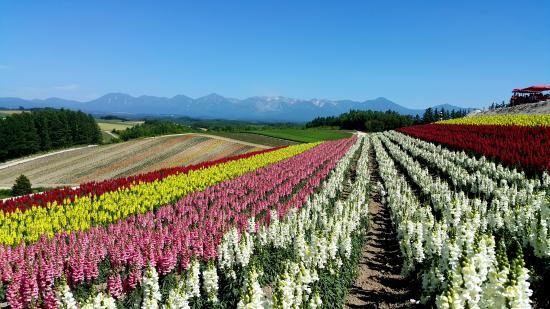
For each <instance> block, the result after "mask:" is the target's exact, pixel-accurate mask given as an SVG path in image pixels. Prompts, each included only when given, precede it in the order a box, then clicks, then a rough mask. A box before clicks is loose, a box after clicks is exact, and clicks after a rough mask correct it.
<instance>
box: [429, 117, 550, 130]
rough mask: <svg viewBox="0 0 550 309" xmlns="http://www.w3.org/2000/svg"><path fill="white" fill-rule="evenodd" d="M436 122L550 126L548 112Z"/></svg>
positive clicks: (440, 122)
mask: <svg viewBox="0 0 550 309" xmlns="http://www.w3.org/2000/svg"><path fill="white" fill-rule="evenodd" d="M436 123H438V124H474V125H498V126H528V127H544V126H550V114H542V115H521V114H518V115H491V116H485V115H484V116H471V117H462V118H455V119H449V120H443V121H438V122H436Z"/></svg>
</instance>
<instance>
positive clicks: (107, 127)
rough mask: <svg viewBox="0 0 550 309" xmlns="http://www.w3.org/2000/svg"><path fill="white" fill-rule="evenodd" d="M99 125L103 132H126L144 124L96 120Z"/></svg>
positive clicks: (139, 122)
mask: <svg viewBox="0 0 550 309" xmlns="http://www.w3.org/2000/svg"><path fill="white" fill-rule="evenodd" d="M96 122H97V124H98V125H99V128H100V129H101V131H109V132H110V131H112V130H113V129H114V130H125V129H127V128H131V127H133V126H135V125H138V124H141V123H143V121H120V120H106V119H96Z"/></svg>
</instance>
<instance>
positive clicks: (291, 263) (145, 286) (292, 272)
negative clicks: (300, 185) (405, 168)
mask: <svg viewBox="0 0 550 309" xmlns="http://www.w3.org/2000/svg"><path fill="white" fill-rule="evenodd" d="M358 145H359V143H356V144H355V145H354V146H353V147H352V148H351V149H350V150H349V151H348V152H347V153H346V155H345V156H344V157H343V158H342V159H341V160H340V161H339V162H338V164H337V165H336V167H335V168H334V169H333V171H332V172H331V173H330V176H329V177H328V179H327V180H325V181H323V183H322V184H321V185H320V186H319V187H317V190H316V193H314V194H313V195H310V196H309V197H308V198H307V201H306V202H305V203H304V204H303V205H302V206H301V207H300V208H292V209H290V210H289V212H288V214H287V215H286V216H285V217H283V218H281V219H279V218H280V215H279V214H278V213H277V211H276V210H271V213H272V214H271V217H272V220H271V222H270V224H269V225H261V226H260V227H259V228H255V226H257V223H256V222H254V220H249V222H248V223H249V224H248V227H247V229H244V230H242V231H241V232H238V230H237V229H236V228H233V229H232V230H230V231H229V232H228V233H226V234H225V236H224V238H223V241H222V243H221V244H220V246H219V251H220V255H219V258H218V260H217V261H216V262H214V261H212V260H211V261H208V262H204V263H199V262H198V261H197V260H196V259H193V260H192V261H191V262H190V265H189V267H188V268H187V269H186V270H183V271H181V273H180V274H179V275H178V276H176V277H174V278H173V280H171V282H170V283H168V284H167V280H166V278H167V277H164V278H163V275H162V274H159V273H158V272H157V269H155V267H152V266H151V265H148V266H147V267H146V268H145V271H144V272H143V277H142V279H141V282H140V284H141V289H140V291H139V292H138V294H139V295H140V296H139V297H138V298H135V299H132V301H134V302H132V301H130V300H129V299H126V300H125V303H124V305H125V306H127V307H131V306H132V307H135V306H139V305H140V304H141V307H142V308H159V307H160V306H161V304H162V307H163V308H191V307H192V308H197V307H208V308H216V307H218V308H225V307H237V308H296V307H307V308H318V307H320V306H322V305H323V304H325V306H338V305H339V304H341V303H342V301H343V296H344V295H345V293H342V292H343V291H345V290H347V286H348V285H349V283H350V278H352V277H353V271H352V268H353V267H354V266H355V264H356V263H357V257H358V253H359V252H360V249H361V241H360V239H361V238H363V237H364V233H363V232H362V229H360V227H364V222H365V220H364V219H365V217H366V215H367V209H366V203H365V202H366V196H367V190H368V179H369V177H368V170H367V165H368V164H367V163H368V162H367V156H366V152H367V151H368V144H367V145H366V146H367V147H364V148H363V151H362V155H361V157H360V159H359V161H358V164H357V171H358V172H360V174H359V176H358V179H357V180H356V182H355V184H354V186H353V190H352V192H351V194H350V196H349V197H348V198H347V199H346V200H345V201H343V202H339V201H337V199H335V198H336V197H337V196H338V195H339V194H340V193H341V192H342V189H343V186H342V184H343V182H344V178H345V172H346V171H347V167H348V166H349V163H350V160H351V157H352V155H353V154H354V153H356V151H357V150H358V148H359V147H357V146H358ZM201 264H202V265H201ZM274 266H275V267H274ZM277 266H278V267H277ZM201 277H202V280H201ZM167 285H168V287H167ZM74 291H75V290H74V289H73V290H72V291H71V289H70V288H69V287H68V285H66V284H65V283H63V282H62V283H61V284H59V285H58V286H57V288H56V294H57V299H59V300H61V301H60V302H59V303H60V305H61V306H63V307H67V308H76V304H77V302H78V300H77V299H75V298H76V297H75V295H74V294H73V292H74ZM267 291H270V292H267ZM81 304H82V308H97V307H102V308H116V306H117V304H120V299H115V298H114V297H113V296H111V295H110V294H109V293H105V292H98V293H96V294H95V295H94V294H92V295H91V296H90V297H89V298H88V299H87V300H85V301H83V302H81Z"/></svg>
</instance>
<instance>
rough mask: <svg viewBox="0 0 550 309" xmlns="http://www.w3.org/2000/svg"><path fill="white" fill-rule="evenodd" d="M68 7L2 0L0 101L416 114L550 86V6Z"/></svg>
mask: <svg viewBox="0 0 550 309" xmlns="http://www.w3.org/2000/svg"><path fill="white" fill-rule="evenodd" d="M76 2H77V1H1V2H0V97H3V96H18V97H23V98H46V97H62V98H69V99H77V100H89V99H93V98H95V97H98V96H101V95H103V94H105V93H108V92H125V93H129V94H131V95H144V94H146V95H156V96H174V95H177V94H185V95H188V96H191V97H199V96H203V95H207V94H209V93H212V92H216V93H219V94H222V95H225V96H230V97H236V98H245V97H249V96H255V95H282V96H289V97H296V98H304V99H309V98H326V99H353V100H366V99H371V98H376V97H380V96H383V97H387V98H388V99H390V100H393V101H395V102H397V103H399V104H402V105H405V106H408V107H415V108H419V107H426V106H429V105H435V104H443V103H449V104H455V105H459V106H484V105H488V104H490V103H491V102H492V101H495V100H503V99H508V97H509V95H510V91H511V89H512V88H515V87H525V86H529V85H531V84H541V83H546V84H550V23H549V20H550V1H542V0H541V1H452V2H451V1H331V2H329V1H233V2H229V1H219V2H214V1H193V2H183V1H174V2H168V1H143V2H141V1H78V3H76ZM228 3H231V4H228Z"/></svg>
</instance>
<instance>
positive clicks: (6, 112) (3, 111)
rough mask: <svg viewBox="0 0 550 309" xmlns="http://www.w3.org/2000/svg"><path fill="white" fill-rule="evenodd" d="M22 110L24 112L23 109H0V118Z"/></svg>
mask: <svg viewBox="0 0 550 309" xmlns="http://www.w3.org/2000/svg"><path fill="white" fill-rule="evenodd" d="M22 112H23V111H22V110H18V109H0V118H2V117H5V116H7V115H12V114H19V113H22Z"/></svg>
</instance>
